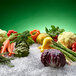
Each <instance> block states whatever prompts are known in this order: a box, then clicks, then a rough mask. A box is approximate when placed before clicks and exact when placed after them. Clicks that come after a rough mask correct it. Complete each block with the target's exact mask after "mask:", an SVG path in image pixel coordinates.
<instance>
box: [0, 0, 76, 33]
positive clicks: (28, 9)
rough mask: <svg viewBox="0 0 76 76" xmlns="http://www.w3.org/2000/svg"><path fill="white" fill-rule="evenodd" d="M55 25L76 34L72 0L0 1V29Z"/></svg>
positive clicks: (19, 30)
mask: <svg viewBox="0 0 76 76" xmlns="http://www.w3.org/2000/svg"><path fill="white" fill-rule="evenodd" d="M50 25H56V26H59V27H60V28H64V29H65V30H66V31H72V32H75V33H76V2H75V1H74V0H0V29H3V30H6V31H8V30H11V29H13V30H15V31H18V32H22V31H24V30H33V29H39V30H40V31H41V32H45V26H47V27H48V28H50Z"/></svg>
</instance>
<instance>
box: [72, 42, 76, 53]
mask: <svg viewBox="0 0 76 76" xmlns="http://www.w3.org/2000/svg"><path fill="white" fill-rule="evenodd" d="M72 51H74V52H76V42H74V43H73V44H72Z"/></svg>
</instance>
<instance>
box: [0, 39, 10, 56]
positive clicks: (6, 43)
mask: <svg viewBox="0 0 76 76" xmlns="http://www.w3.org/2000/svg"><path fill="white" fill-rule="evenodd" d="M9 43H10V40H9V39H7V40H6V41H4V43H3V45H4V46H2V47H1V48H2V49H1V53H5V52H6V49H7V48H8V45H9ZM2 56H4V55H2Z"/></svg>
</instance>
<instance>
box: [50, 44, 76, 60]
mask: <svg viewBox="0 0 76 76" xmlns="http://www.w3.org/2000/svg"><path fill="white" fill-rule="evenodd" d="M51 47H53V48H55V49H58V50H60V51H61V52H62V53H63V54H64V55H66V56H67V57H69V58H70V59H71V60H72V61H76V57H74V56H73V55H71V54H70V53H68V52H66V51H65V50H63V49H61V48H59V47H57V46H55V45H51Z"/></svg>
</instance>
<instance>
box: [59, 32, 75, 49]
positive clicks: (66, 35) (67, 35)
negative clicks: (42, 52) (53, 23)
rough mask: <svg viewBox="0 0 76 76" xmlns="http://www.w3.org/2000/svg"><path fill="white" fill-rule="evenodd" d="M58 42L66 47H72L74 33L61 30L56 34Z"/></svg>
mask: <svg viewBox="0 0 76 76" xmlns="http://www.w3.org/2000/svg"><path fill="white" fill-rule="evenodd" d="M58 42H60V43H61V44H63V45H64V46H65V47H67V48H72V44H73V43H74V42H76V35H75V34H74V33H72V32H63V33H62V34H59V36H58Z"/></svg>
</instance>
